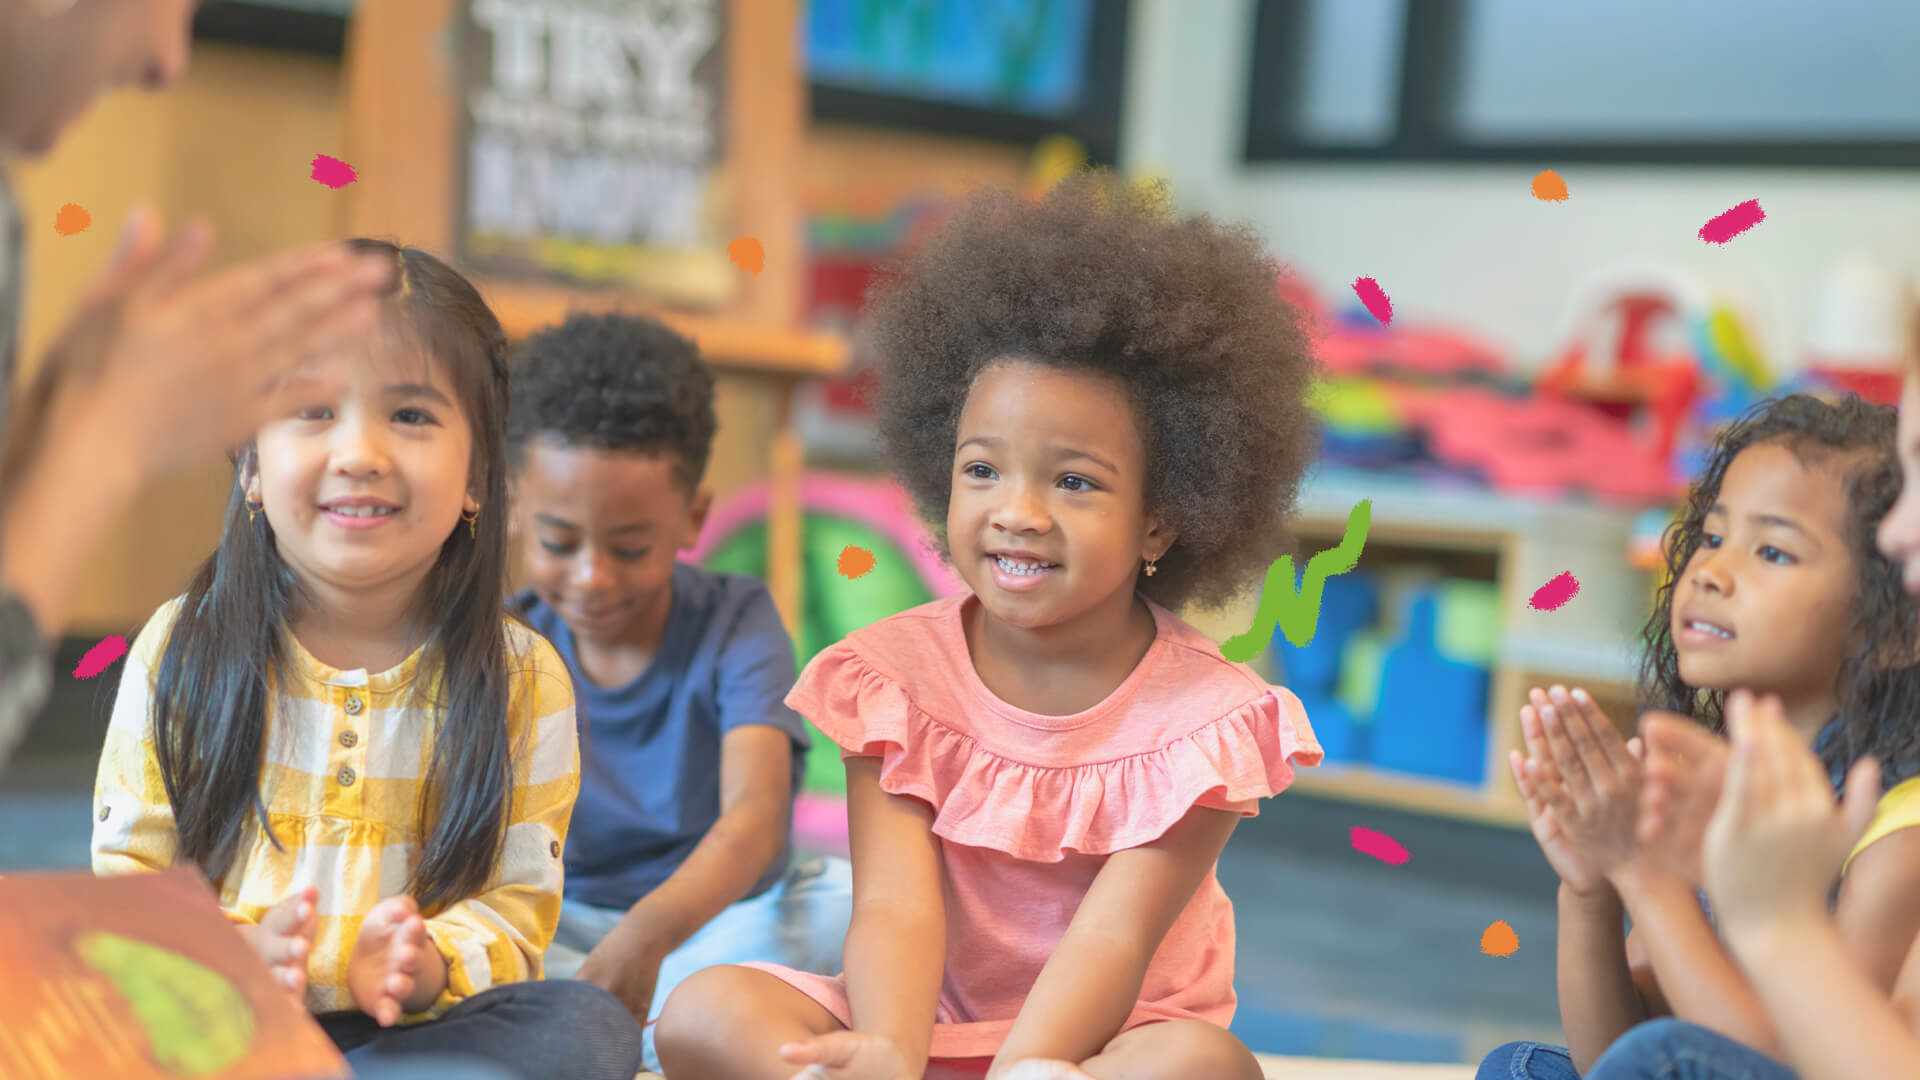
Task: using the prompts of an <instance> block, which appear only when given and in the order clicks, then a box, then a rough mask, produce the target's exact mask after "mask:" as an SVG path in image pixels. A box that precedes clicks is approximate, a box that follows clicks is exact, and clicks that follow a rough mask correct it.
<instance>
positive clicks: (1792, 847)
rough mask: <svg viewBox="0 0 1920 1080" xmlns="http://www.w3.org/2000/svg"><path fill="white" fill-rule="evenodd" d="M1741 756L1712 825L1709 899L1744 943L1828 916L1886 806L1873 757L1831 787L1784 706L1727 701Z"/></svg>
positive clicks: (1743, 695) (1771, 701)
mask: <svg viewBox="0 0 1920 1080" xmlns="http://www.w3.org/2000/svg"><path fill="white" fill-rule="evenodd" d="M1727 726H1728V729H1729V730H1730V731H1731V733H1732V736H1733V755H1732V760H1731V762H1730V764H1729V765H1728V769H1727V780H1726V791H1725V792H1724V793H1723V794H1722V796H1721V798H1720V806H1719V809H1717V810H1716V811H1714V815H1713V820H1712V822H1711V823H1710V824H1709V825H1708V826H1707V835H1706V876H1707V895H1708V897H1709V898H1710V899H1711V900H1712V901H1713V909H1714V913H1715V914H1716V915H1717V916H1718V918H1719V919H1720V921H1721V922H1722V924H1724V925H1725V926H1726V927H1727V931H1728V934H1729V937H1730V938H1733V939H1737V938H1739V937H1741V936H1743V935H1744V934H1745V933H1746V932H1749V931H1751V930H1753V929H1756V928H1758V927H1761V926H1764V925H1768V924H1773V925H1792V924H1795V923H1797V922H1799V921H1801V920H1812V919H1819V918H1824V917H1825V914H1826V898H1827V891H1828V889H1829V888H1830V887H1831V886H1832V884H1833V881H1834V879H1835V878H1836V877H1837V876H1839V873H1840V868H1841V866H1842V865H1843V864H1844V862H1845V861H1846V857H1847V852H1848V851H1849V850H1851V849H1852V847H1853V844H1854V843H1855V842H1856V841H1857V840H1858V839H1859V837H1860V835H1861V834H1862V833H1864V832H1866V829H1867V826H1868V824H1870V823H1871V822H1872V820H1873V813H1874V810H1875V808H1876V806H1877V805H1878V802H1879V799H1880V766H1879V764H1878V763H1877V762H1876V761H1874V760H1873V759H1872V758H1865V759H1863V760H1861V761H1860V762H1859V763H1857V764H1856V765H1855V766H1854V767H1853V770H1852V771H1851V772H1850V773H1849V774H1848V776H1847V788H1846V801H1845V804H1844V807H1843V806H1838V805H1835V803H1834V799H1833V787H1832V781H1831V780H1830V779H1829V778H1828V776H1827V774H1826V770H1825V769H1823V768H1821V766H1820V761H1819V759H1818V758H1816V757H1815V756H1814V754H1813V752H1812V751H1811V750H1810V749H1808V748H1807V746H1806V745H1805V744H1804V743H1803V742H1802V740H1801V739H1800V738H1799V736H1797V735H1796V734H1795V733H1794V731H1793V729H1792V728H1791V727H1790V726H1788V724H1787V719H1786V714H1785V712H1784V711H1783V710H1782V708H1781V705H1780V701H1779V699H1778V698H1774V697H1767V698H1760V699H1757V700H1756V699H1755V698H1754V696H1753V695H1752V694H1749V693H1747V692H1746V691H1738V692H1736V693H1734V694H1733V695H1731V696H1730V697H1729V698H1728V700H1727Z"/></svg>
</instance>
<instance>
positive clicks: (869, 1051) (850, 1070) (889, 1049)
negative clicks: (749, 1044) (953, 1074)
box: [780, 1031, 912, 1080]
mask: <svg viewBox="0 0 1920 1080" xmlns="http://www.w3.org/2000/svg"><path fill="white" fill-rule="evenodd" d="M780 1057H781V1059H782V1060H784V1061H785V1062H786V1063H787V1064H789V1065H800V1066H804V1068H802V1069H801V1070H800V1071H799V1072H798V1073H795V1074H794V1080H912V1077H911V1076H910V1075H909V1074H908V1072H907V1059H906V1057H905V1056H904V1055H902V1054H901V1053H900V1048H899V1047H897V1046H895V1045H893V1040H892V1039H889V1038H887V1037H886V1036H885V1035H870V1034H868V1033H866V1032H862V1031H836V1032H834V1033H832V1034H830V1035H822V1036H819V1037H818V1038H814V1039H808V1040H807V1041H806V1042H802V1043H788V1044H786V1045H785V1046H782V1047H781V1048H780Z"/></svg>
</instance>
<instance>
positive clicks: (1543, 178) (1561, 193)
mask: <svg viewBox="0 0 1920 1080" xmlns="http://www.w3.org/2000/svg"><path fill="white" fill-rule="evenodd" d="M1533 197H1534V198H1536V199H1540V200H1542V201H1545V202H1566V201H1567V182H1566V181H1565V180H1562V179H1560V174H1559V173H1557V172H1554V171H1553V170H1552V169H1545V170H1543V171H1542V172H1541V173H1540V175H1538V176H1536V177H1534V178H1533Z"/></svg>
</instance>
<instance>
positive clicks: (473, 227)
mask: <svg viewBox="0 0 1920 1080" xmlns="http://www.w3.org/2000/svg"><path fill="white" fill-rule="evenodd" d="M728 3H729V0H462V3H461V19H460V24H459V25H460V27H461V34H462V38H461V46H462V47H461V50H460V53H461V85H462V88H463V95H462V96H463V98H464V107H463V108H462V109H461V121H462V122H461V129H462V130H461V140H460V141H461V146H460V171H461V173H462V179H461V182H460V189H461V198H460V200H459V210H458V213H459V218H458V220H457V221H456V222H455V235H456V236H457V238H458V240H457V244H458V247H459V256H460V258H461V259H462V260H463V261H464V262H465V264H466V265H467V266H468V267H469V268H471V269H472V270H474V271H475V272H476V273H479V274H483V275H486V276H491V277H501V278H509V277H510V278H519V279H531V280H539V281H545V282H549V283H554V284H562V285H571V286H588V287H606V288H622V289H629V290H632V291H635V292H638V293H642V294H645V295H647V296H648V297H649V298H651V299H655V300H659V301H662V302H665V303H668V304H672V305H675V306H681V307H690V308H711V307H715V306H718V305H721V304H724V303H726V302H727V301H728V300H730V299H731V298H732V297H733V296H734V291H735V289H737V288H738V283H739V274H738V272H737V271H736V270H734V269H733V268H732V266H731V265H730V264H729V262H728V259H727V254H726V245H727V241H728V240H729V239H730V237H729V236H728V235H727V224H728V223H727V209H728V208H727V199H726V191H727V184H726V175H725V154H724V149H725V131H724V120H725V105H726V101H725V87H726V71H725V57H726V35H727V28H726V19H727V7H728Z"/></svg>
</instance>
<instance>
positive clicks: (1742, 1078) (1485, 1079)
mask: <svg viewBox="0 0 1920 1080" xmlns="http://www.w3.org/2000/svg"><path fill="white" fill-rule="evenodd" d="M1798 1076H1799V1074H1798V1073H1796V1072H1794V1071H1793V1070H1792V1069H1789V1068H1787V1067H1786V1066H1785V1065H1782V1064H1780V1063H1779V1062H1777V1061H1775V1060H1773V1059H1772V1058H1770V1057H1768V1056H1767V1055H1765V1054H1762V1053H1761V1052H1760V1051H1758V1050H1754V1049H1752V1048H1751V1047H1748V1046H1745V1045H1742V1044H1741V1043H1737V1042H1735V1041H1733V1040H1732V1039H1729V1038H1727V1037H1726V1036H1725V1035H1722V1034H1720V1033H1718V1032H1716V1031H1710V1030H1708V1029H1707V1028H1703V1027H1701V1026H1699V1025H1698V1024H1689V1023H1686V1022H1685V1021H1681V1020H1672V1019H1661V1020H1649V1021H1647V1022H1646V1023H1644V1024H1640V1025H1638V1026H1636V1027H1634V1028H1633V1029H1632V1030H1630V1031H1628V1032H1627V1033H1626V1034H1625V1035H1622V1036H1620V1038H1618V1039H1616V1040H1615V1041H1614V1044H1613V1045H1612V1046H1609V1047H1607V1052H1606V1053H1604V1054H1601V1055H1600V1060H1599V1061H1596V1062H1594V1063H1593V1068H1591V1069H1588V1070H1587V1073H1586V1078H1585V1080H1795V1078H1796V1077H1798ZM1475 1080H1581V1076H1580V1073H1579V1072H1578V1071H1576V1070H1575V1069H1574V1067H1573V1058H1572V1056H1571V1055H1569V1054H1568V1053H1567V1051H1566V1050H1564V1049H1562V1048H1561V1047H1558V1046H1545V1045H1542V1044H1540V1043H1527V1042H1519V1043H1508V1044H1507V1045H1505V1046H1503V1047H1501V1048H1500V1049H1498V1050H1495V1051H1494V1052H1493V1053H1491V1054H1488V1055H1487V1057H1486V1060H1484V1061H1482V1062H1481V1063H1480V1071H1479V1073H1478V1074H1476V1077H1475Z"/></svg>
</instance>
